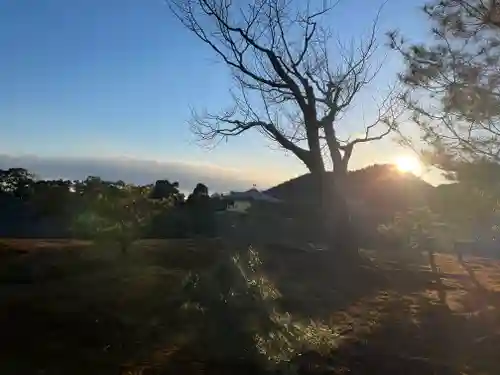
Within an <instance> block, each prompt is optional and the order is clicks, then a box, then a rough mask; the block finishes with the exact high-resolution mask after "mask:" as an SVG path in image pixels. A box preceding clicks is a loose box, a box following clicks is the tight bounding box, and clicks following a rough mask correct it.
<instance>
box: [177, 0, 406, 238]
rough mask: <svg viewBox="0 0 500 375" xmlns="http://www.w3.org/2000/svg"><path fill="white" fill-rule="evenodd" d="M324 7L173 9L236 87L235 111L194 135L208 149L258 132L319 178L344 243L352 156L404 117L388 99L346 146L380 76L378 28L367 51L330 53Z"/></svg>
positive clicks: (189, 2)
mask: <svg viewBox="0 0 500 375" xmlns="http://www.w3.org/2000/svg"><path fill="white" fill-rule="evenodd" d="M321 3H322V4H323V6H319V7H316V6H315V5H313V3H312V2H310V1H306V2H300V4H299V2H293V3H292V2H282V1H279V0H259V1H257V0H255V1H252V2H250V4H248V5H247V6H241V5H239V3H238V4H237V3H236V2H232V1H229V0H186V1H184V0H179V1H176V0H172V1H171V9H172V10H173V12H174V13H175V15H176V16H177V18H178V19H179V20H180V21H181V22H182V24H183V25H184V26H185V27H186V28H187V29H188V30H190V31H191V32H193V33H194V34H195V35H196V36H197V37H198V38H199V39H200V40H201V41H203V42H204V43H205V44H207V45H208V46H209V47H211V49H212V50H213V52H214V53H215V54H216V55H217V56H218V58H219V59H220V60H221V61H223V62H224V63H225V64H226V65H227V66H228V68H229V69H230V70H231V73H232V76H233V78H234V79H235V82H236V87H235V90H234V91H233V97H234V103H233V106H232V107H231V108H229V109H227V110H225V111H222V112H220V113H217V114H206V115H203V116H199V115H198V116H195V118H194V120H193V122H192V128H193V131H194V132H195V133H196V134H197V135H198V136H199V137H200V139H202V140H208V141H211V140H216V139H221V138H227V137H231V136H238V135H240V134H243V133H245V132H247V131H249V130H251V129H254V130H257V131H259V132H260V133H262V134H263V135H265V136H267V137H268V138H270V139H271V140H272V141H274V142H276V143H277V144H278V145H279V146H281V147H282V148H283V149H285V150H287V151H289V152H291V153H292V154H294V155H295V156H296V157H297V158H298V159H299V160H300V161H302V162H303V163H304V164H305V166H306V167H307V168H308V169H309V171H310V172H311V173H312V174H313V175H314V176H315V177H316V180H317V194H316V196H317V197H318V202H317V203H318V205H319V207H320V208H321V209H320V211H321V212H322V213H323V217H322V218H321V220H322V222H323V224H324V225H326V228H325V229H326V232H327V233H332V228H334V227H337V229H338V230H337V232H338V236H337V239H341V237H342V236H341V235H340V234H342V233H346V231H345V225H346V224H347V223H348V220H349V219H348V217H349V215H348V212H347V206H346V204H345V201H344V200H343V198H342V192H341V186H342V179H343V177H344V176H345V174H346V172H347V166H348V163H349V160H350V158H351V155H352V152H353V149H354V147H355V146H356V145H358V144H360V143H365V142H370V141H375V140H379V139H381V138H383V137H384V136H386V135H387V134H389V133H390V132H391V131H392V130H393V129H395V128H396V127H397V123H396V118H397V117H398V114H399V113H397V112H398V111H397V110H396V108H395V107H394V100H393V99H394V98H393V96H392V93H393V91H392V90H391V93H390V94H389V95H388V96H387V97H385V98H384V99H383V100H382V101H381V103H380V105H379V107H378V115H377V116H375V118H374V119H373V121H371V122H369V123H367V124H365V129H364V131H363V135H362V136H360V137H348V138H347V139H344V138H342V136H341V135H342V134H343V132H345V130H346V129H345V128H343V129H342V128H341V127H340V125H341V123H340V119H341V118H342V116H343V115H345V114H346V112H347V111H348V110H349V109H350V107H351V106H352V104H353V103H354V99H355V97H356V96H357V95H358V94H359V93H360V91H361V90H362V89H363V88H365V87H366V86H367V85H368V84H369V83H370V82H371V81H372V79H373V78H374V76H375V75H376V73H377V71H378V70H377V69H371V65H370V60H371V58H372V57H373V55H374V53H375V51H376V49H377V44H376V38H375V33H376V22H375V23H374V24H373V25H372V28H371V31H370V35H369V36H368V38H367V39H366V40H365V42H364V43H360V45H359V46H357V47H353V48H352V49H349V48H347V47H341V48H340V50H339V51H331V50H330V47H331V45H332V44H334V43H333V42H334V41H332V40H331V35H332V33H331V30H330V29H329V27H328V26H327V20H328V18H327V16H328V14H330V13H331V12H332V10H333V6H328V5H327V4H326V2H321ZM295 7H296V8H295ZM338 44H340V45H342V46H344V44H342V43H341V42H340V43H338ZM351 45H352V46H355V43H354V42H353V43H351ZM332 52H335V53H336V56H337V60H336V61H333V58H332V55H333V53H332ZM325 158H326V159H329V162H330V163H331V164H332V166H333V172H334V174H335V175H336V179H335V181H336V184H335V187H336V188H337V193H338V194H336V198H337V199H336V201H335V209H332V204H333V202H332V191H331V190H332V186H331V185H330V184H327V183H326V181H325V179H324V178H323V175H324V172H325V170H326V167H325ZM333 212H335V214H333ZM344 245H345V244H344Z"/></svg>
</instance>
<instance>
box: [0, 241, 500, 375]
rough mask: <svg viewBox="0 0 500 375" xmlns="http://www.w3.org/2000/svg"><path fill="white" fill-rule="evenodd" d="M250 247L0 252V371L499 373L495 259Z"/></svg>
mask: <svg viewBox="0 0 500 375" xmlns="http://www.w3.org/2000/svg"><path fill="white" fill-rule="evenodd" d="M255 250H256V253H254V255H256V254H257V253H258V256H259V258H260V261H262V262H263V264H262V265H261V266H259V265H258V264H257V263H258V260H259V259H258V260H257V261H256V260H255V259H253V258H252V256H250V257H247V255H248V254H247V253H246V249H237V248H235V246H234V245H229V244H227V243H222V242H221V241H217V240H214V241H185V240H182V241H141V242H138V243H136V244H134V246H133V247H132V249H131V250H130V252H129V253H128V254H126V255H122V254H121V253H120V251H119V250H118V249H117V248H114V247H113V246H112V245H100V246H94V245H92V244H89V243H82V242H75V241H33V240H23V241H19V240H17V241H0V332H1V333H2V336H1V337H2V340H0V373H1V374H7V375H8V374H68V373H71V374H122V375H125V374H170V373H172V374H178V373H195V372H196V373H199V372H202V373H213V374H225V373H257V372H260V373H263V372H264V371H274V370H276V369H277V368H280V369H281V370H282V371H285V372H288V373H291V372H292V371H298V372H299V373H301V372H302V373H332V374H340V373H349V372H348V371H350V373H353V374H384V375H387V374H401V373H405V374H419V375H421V374H454V375H455V374H456V375H458V374H477V375H479V374H481V375H483V374H498V373H500V358H498V357H499V356H498V355H497V353H496V352H497V350H496V349H495V348H498V347H500V331H499V329H500V315H499V310H498V309H499V307H500V300H499V298H498V296H499V293H500V262H498V261H493V260H489V259H483V258H475V257H470V258H467V257H465V258H464V262H463V263H459V262H458V261H457V259H456V258H455V257H453V256H450V255H444V254H437V255H436V259H435V261H434V263H435V269H434V270H432V269H431V267H430V266H429V261H428V258H427V256H426V255H425V254H413V255H412V256H411V257H410V256H409V254H410V253H407V255H406V256H402V255H401V254H395V253H390V252H387V253H383V252H377V253H375V252H365V256H366V257H367V258H369V259H370V260H371V262H372V263H373V264H374V265H376V267H377V270H376V271H374V270H373V267H370V268H369V269H366V268H365V267H354V266H346V264H345V263H343V262H342V261H341V260H340V259H339V258H338V256H337V255H335V254H332V253H330V252H320V251H318V252H304V251H299V250H290V251H287V250H286V249H283V248H276V247H273V246H268V247H260V248H258V249H255ZM235 253H238V254H239V256H240V258H239V259H240V260H239V261H233V260H231V256H234V255H235ZM228 267H229V268H228ZM231 267H232V268H231ZM228 270H230V271H228ZM189 275H198V276H197V278H195V279H196V280H197V281H196V283H195V284H197V287H196V288H194V289H193V290H194V291H193V290H191V291H188V290H187V289H186V286H185V285H186V280H187V279H188V278H189ZM254 291H256V292H255V293H254ZM220 296H223V298H220ZM298 354H302V355H301V356H298ZM318 371H319V372H318Z"/></svg>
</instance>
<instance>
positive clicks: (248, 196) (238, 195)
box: [223, 188, 281, 203]
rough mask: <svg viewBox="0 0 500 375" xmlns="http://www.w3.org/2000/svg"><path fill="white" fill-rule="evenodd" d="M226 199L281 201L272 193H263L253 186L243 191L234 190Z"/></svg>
mask: <svg viewBox="0 0 500 375" xmlns="http://www.w3.org/2000/svg"><path fill="white" fill-rule="evenodd" d="M223 198H224V199H231V200H250V201H262V202H270V203H280V202H281V200H280V199H277V198H275V197H273V196H271V195H268V194H265V193H262V192H261V191H258V190H257V189H255V188H253V189H250V190H247V191H243V192H235V191H232V192H231V193H229V194H228V195H225V196H224V197H223Z"/></svg>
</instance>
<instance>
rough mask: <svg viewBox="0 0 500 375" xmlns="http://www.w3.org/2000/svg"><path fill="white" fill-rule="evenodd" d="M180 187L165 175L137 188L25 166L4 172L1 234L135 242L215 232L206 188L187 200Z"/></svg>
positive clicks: (1, 178) (0, 197) (0, 193)
mask: <svg viewBox="0 0 500 375" xmlns="http://www.w3.org/2000/svg"><path fill="white" fill-rule="evenodd" d="M178 188H179V184H178V183H177V182H174V183H170V182H169V181H168V180H166V179H165V180H158V181H156V182H155V184H151V185H144V186H135V185H129V184H126V183H125V182H123V181H116V182H114V181H104V180H102V179H101V178H99V177H96V176H89V177H87V178H86V179H85V180H82V181H68V180H37V179H36V178H35V177H34V176H33V175H32V174H31V173H29V172H28V171H27V170H25V169H22V168H11V169H8V170H0V207H1V210H0V236H1V237H14V238H23V237H24V238H68V237H75V236H76V237H81V238H95V237H96V236H99V237H102V236H108V237H109V236H111V237H113V236H115V237H116V236H118V237H120V239H121V240H124V235H125V237H127V238H129V237H130V239H129V240H132V238H139V237H149V238H183V237H188V236H190V235H191V234H193V233H196V234H199V235H207V234H209V235H213V234H215V224H214V220H213V213H212V211H214V209H215V208H214V207H213V205H212V203H211V199H210V197H209V196H208V188H207V187H206V186H205V185H203V184H201V183H200V184H198V185H197V186H196V188H195V189H194V191H193V194H191V195H190V197H189V199H188V201H187V202H185V201H184V196H183V194H182V193H180V192H179V189H178ZM119 233H121V234H119ZM122 237H123V238H122ZM121 240H120V241H121Z"/></svg>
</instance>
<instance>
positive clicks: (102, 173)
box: [0, 155, 279, 192]
mask: <svg viewBox="0 0 500 375" xmlns="http://www.w3.org/2000/svg"><path fill="white" fill-rule="evenodd" d="M12 167H21V168H26V169H27V170H29V171H30V172H32V173H34V174H35V175H36V176H37V177H39V178H54V179H58V178H63V179H70V180H75V179H84V178H85V177H87V176H99V177H101V178H103V179H105V180H111V181H116V180H123V181H125V182H128V183H133V184H148V183H152V182H154V181H156V180H158V179H169V180H171V181H178V182H179V184H180V187H181V189H182V190H183V191H190V190H191V189H193V187H194V186H196V184H197V183H198V182H203V183H204V184H206V185H207V186H208V187H209V188H210V190H211V191H218V192H227V191H229V190H242V189H248V188H250V187H252V185H253V184H257V185H258V186H259V187H261V188H265V187H269V186H272V185H273V184H274V183H275V182H279V181H272V180H271V179H268V178H265V177H263V176H255V175H249V174H248V173H245V171H236V170H233V169H226V168H222V167H219V166H214V165H210V164H208V165H207V164H199V165H198V164H195V163H184V162H159V161H154V160H140V159H133V158H75V157H70V158H63V157H39V156H34V155H22V156H12V155H0V169H7V168H12Z"/></svg>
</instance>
